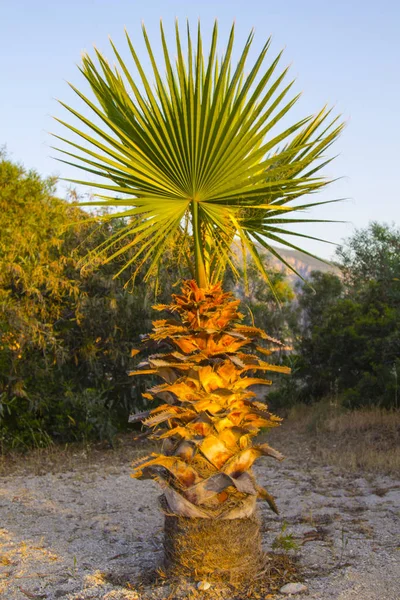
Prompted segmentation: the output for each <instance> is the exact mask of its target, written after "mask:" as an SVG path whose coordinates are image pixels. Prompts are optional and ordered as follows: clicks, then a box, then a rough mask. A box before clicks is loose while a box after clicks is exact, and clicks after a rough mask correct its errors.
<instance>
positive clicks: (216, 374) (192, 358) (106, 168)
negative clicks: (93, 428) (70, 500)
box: [56, 23, 342, 578]
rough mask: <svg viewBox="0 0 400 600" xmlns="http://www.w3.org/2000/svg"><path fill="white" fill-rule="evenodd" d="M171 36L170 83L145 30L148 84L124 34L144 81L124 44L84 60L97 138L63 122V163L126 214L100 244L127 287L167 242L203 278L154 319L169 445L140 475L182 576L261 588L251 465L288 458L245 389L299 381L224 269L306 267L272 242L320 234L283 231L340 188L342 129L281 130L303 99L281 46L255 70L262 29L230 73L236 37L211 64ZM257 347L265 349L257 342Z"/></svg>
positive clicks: (153, 359) (100, 254)
mask: <svg viewBox="0 0 400 600" xmlns="http://www.w3.org/2000/svg"><path fill="white" fill-rule="evenodd" d="M160 30H161V44H162V50H163V55H164V62H165V66H164V70H163V71H162V72H161V71H160V70H159V67H158V66H157V63H156V59H155V56H154V53H153V50H152V47H151V45H150V42H149V39H148V36H147V33H146V30H145V28H144V27H143V35H144V41H145V44H146V47H147V51H148V57H149V60H150V63H151V66H152V70H153V81H152V82H151V81H150V80H149V79H148V77H147V76H146V74H145V71H144V68H143V66H142V63H141V61H140V60H139V57H138V55H137V53H136V51H135V48H134V46H133V44H132V42H131V39H130V38H129V36H128V34H126V38H127V42H128V46H129V50H130V54H131V57H132V59H133V63H134V65H135V67H136V73H135V74H132V72H131V70H130V68H128V66H127V65H126V63H125V61H124V60H123V58H122V57H121V55H120V54H119V52H118V50H117V49H116V48H115V46H114V44H113V43H112V42H111V45H112V48H113V51H114V54H115V57H116V61H117V64H118V66H115V67H111V66H110V64H109V63H108V62H107V60H106V59H105V58H104V57H103V55H102V54H101V53H100V52H99V51H97V50H95V53H96V57H97V61H98V64H95V62H93V60H92V59H91V58H89V56H87V55H84V56H83V60H82V67H81V68H80V70H81V72H82V74H83V75H84V77H85V78H86V80H87V82H88V83H89V85H90V88H91V90H92V92H93V93H94V95H95V97H96V100H97V103H95V102H93V101H92V100H90V99H89V98H87V97H86V96H85V95H84V94H82V93H81V92H80V91H79V90H78V89H77V88H75V87H74V86H71V87H72V88H73V90H74V91H75V92H76V93H77V94H78V96H79V97H80V98H81V100H83V102H84V103H85V104H86V105H87V106H88V107H89V108H90V109H91V111H93V113H94V114H95V116H96V119H95V120H90V119H88V118H87V117H86V116H85V115H84V114H81V113H79V112H77V111H76V110H75V109H73V108H71V107H69V106H67V105H65V104H64V103H61V104H62V105H63V106H64V107H65V108H66V109H67V110H68V111H69V112H70V113H72V115H74V117H76V118H77V119H78V120H79V121H80V122H81V123H83V124H84V125H85V127H86V129H85V131H82V130H81V129H79V128H77V127H75V126H73V125H71V124H69V123H66V122H64V121H60V122H61V123H62V124H63V125H64V126H65V127H67V128H68V129H69V130H70V131H71V132H72V133H73V134H74V135H73V136H72V139H65V138H63V137H60V138H59V139H61V140H62V141H63V142H66V143H67V144H68V145H69V147H70V148H69V150H66V149H65V147H63V148H61V152H63V153H64V155H67V156H68V157H71V158H72V162H71V160H70V159H68V160H66V159H65V160H64V162H67V163H68V164H73V165H75V166H77V167H79V168H80V169H83V170H84V171H85V172H86V173H90V174H92V175H94V176H96V177H95V178H93V177H92V178H89V179H85V180H83V181H81V180H73V181H74V182H75V183H79V184H86V185H90V186H91V187H94V188H96V189H97V190H98V191H99V193H98V195H97V196H96V197H95V200H94V201H93V202H91V203H90V204H95V205H97V206H103V207H125V209H124V210H123V211H122V212H119V211H116V212H111V213H108V214H107V215H106V216H104V217H103V218H104V219H109V218H116V217H121V216H122V217H124V218H125V219H126V221H125V226H124V227H123V228H121V229H119V230H118V231H117V232H116V233H115V234H113V235H112V236H111V237H110V238H109V239H108V240H107V242H105V243H104V244H102V245H101V246H100V247H98V249H97V252H96V260H99V259H101V260H102V261H104V262H108V261H112V260H115V259H119V261H120V262H121V260H122V267H120V269H119V271H118V273H117V274H116V276H117V275H118V274H119V273H120V272H121V271H123V270H125V269H127V268H132V280H133V281H134V280H135V278H136V276H137V274H138V273H139V272H140V271H141V270H143V269H145V272H144V280H145V281H148V280H149V279H150V278H151V277H153V276H155V277H157V273H158V272H159V269H160V265H161V264H162V260H163V254H164V252H165V248H166V247H167V246H168V247H169V248H175V249H176V252H177V256H178V260H180V257H182V259H184V260H185V261H186V263H187V266H188V268H189V269H190V270H191V271H192V274H193V280H192V281H186V282H184V284H183V288H182V293H181V294H180V295H178V294H176V295H174V296H173V299H172V303H171V305H169V306H157V307H156V308H158V309H159V310H168V311H169V312H170V313H172V317H173V318H166V319H160V320H158V321H155V322H154V324H153V325H154V329H153V332H152V333H151V334H150V335H149V336H148V337H149V340H150V341H151V342H152V343H153V344H154V343H156V344H158V345H159V347H160V348H161V349H162V348H163V347H164V348H165V346H167V350H166V351H165V352H161V353H158V354H155V355H152V356H150V357H149V358H148V360H146V361H143V362H142V363H140V364H139V366H138V369H137V371H135V372H134V373H133V374H138V373H149V372H150V373H155V374H158V375H159V376H160V377H161V378H162V379H163V380H164V383H161V384H160V385H157V386H155V387H153V388H152V389H151V390H149V391H148V393H147V394H146V396H147V398H148V399H149V400H152V399H154V398H155V397H158V398H161V400H162V401H163V404H162V405H161V406H159V407H157V408H154V409H153V410H151V411H148V412H146V413H142V414H140V415H137V416H136V417H134V419H136V420H143V423H144V424H145V425H146V426H147V427H148V428H149V434H151V436H152V437H153V438H156V439H162V440H163V447H162V450H161V452H160V453H159V454H153V455H151V456H149V457H145V458H144V459H141V460H140V461H139V462H138V463H137V464H135V465H134V476H135V477H139V478H146V477H151V478H153V479H155V480H156V481H158V482H159V483H160V485H161V486H162V489H163V499H162V506H163V510H164V512H165V513H166V526H165V531H166V542H165V554H166V562H167V566H168V567H169V569H170V571H171V572H180V573H182V572H183V573H185V574H189V575H193V574H196V575H197V576H201V575H204V574H207V575H208V576H215V577H219V576H221V577H227V576H229V577H230V578H232V577H233V574H235V577H237V578H241V577H244V578H246V577H247V578H249V577H251V576H253V575H254V573H256V572H257V571H258V570H259V569H260V565H261V563H260V561H261V556H262V553H261V545H260V534H259V521H258V518H257V516H256V512H255V510H256V509H255V500H256V498H257V497H259V498H262V499H265V500H266V501H267V502H268V503H269V505H270V507H271V508H272V509H273V510H276V505H275V502H274V499H273V498H272V496H271V495H270V494H269V493H268V492H267V491H266V490H264V489H262V488H260V486H258V484H257V482H256V480H255V478H254V475H253V473H252V471H251V467H252V464H253V463H254V461H255V460H256V459H257V458H258V457H260V456H263V455H264V456H265V455H266V456H272V457H274V458H277V459H278V460H280V459H281V458H282V456H281V455H280V453H279V452H277V451H275V450H273V449H272V448H270V446H268V444H265V443H264V444H260V443H258V444H257V443H254V444H253V442H252V439H253V437H254V436H255V435H256V433H257V432H258V431H259V429H260V428H263V427H272V426H275V425H277V424H279V419H278V418H277V417H274V416H273V415H271V413H269V412H268V409H267V406H266V405H265V404H264V403H260V402H258V401H257V400H256V399H255V394H254V393H253V392H251V391H249V390H248V388H249V387H250V386H251V385H253V384H254V383H259V382H261V383H264V384H268V383H270V382H269V381H266V380H263V379H259V378H257V377H254V376H253V377H249V376H248V371H250V372H253V371H258V370H265V371H281V372H282V371H287V370H286V369H284V368H283V367H279V366H277V365H274V364H271V363H269V362H266V360H265V358H264V359H261V358H259V354H255V353H254V352H259V353H262V354H263V355H264V356H265V355H267V356H268V355H271V353H272V352H273V351H274V350H275V349H276V348H277V347H278V346H279V342H278V341H277V340H273V339H272V338H270V337H269V336H267V335H266V334H265V333H264V332H262V331H260V330H258V329H256V328H254V327H246V326H244V325H243V324H241V320H242V318H243V315H241V314H240V313H239V312H238V304H239V302H238V301H236V300H235V299H234V298H233V297H232V295H231V294H226V293H224V292H223V290H222V287H221V284H220V283H219V282H220V280H221V278H222V275H223V273H224V270H225V269H226V268H230V269H231V270H232V272H233V273H234V274H237V267H236V260H235V258H236V255H237V248H239V250H241V252H242V255H243V261H244V263H245V262H246V256H247V255H250V257H251V258H252V260H253V261H254V263H255V265H256V266H257V268H258V269H259V270H260V272H261V273H262V275H263V276H264V278H265V279H266V281H267V282H268V275H267V272H266V270H265V268H264V265H263V260H262V255H261V250H263V251H264V250H267V251H268V252H270V253H271V254H273V255H274V256H275V257H277V258H279V259H280V260H281V261H282V263H284V264H285V265H286V266H287V267H289V268H290V269H292V270H294V269H293V267H291V265H289V264H288V263H287V262H286V261H285V259H284V257H283V256H281V255H280V253H279V251H278V250H277V248H276V247H275V243H280V244H283V245H286V246H288V247H290V248H294V249H297V250H301V249H300V248H298V246H297V245H295V243H293V242H291V241H289V240H288V239H287V237H289V239H293V238H294V239H296V237H303V238H309V237H311V236H307V235H304V234H301V233H297V232H294V231H292V230H290V229H287V226H288V225H289V226H291V225H293V224H297V223H304V222H314V223H315V222H318V221H317V220H315V219H309V218H307V217H306V218H301V217H298V216H297V214H296V215H293V214H291V213H293V212H296V213H298V212H299V211H300V212H303V211H306V209H309V208H311V207H313V206H317V205H320V204H325V203H326V201H325V202H317V201H310V200H308V201H303V196H307V195H309V194H312V193H315V192H317V191H319V190H320V189H321V188H324V187H325V186H326V185H327V184H328V183H330V182H329V180H327V179H324V178H322V177H321V176H320V170H321V169H322V168H323V167H324V166H325V165H326V164H327V163H328V162H329V161H330V160H331V159H329V158H325V156H324V155H325V152H326V150H327V149H328V148H329V146H330V145H331V144H332V143H333V142H334V140H335V139H336V138H337V136H338V135H339V133H340V131H341V129H342V125H341V124H340V123H339V122H338V119H337V118H335V119H332V118H331V117H330V111H329V110H327V108H326V107H325V108H323V109H322V110H321V111H320V112H319V113H318V114H316V115H314V116H309V117H306V118H304V119H302V120H300V121H298V122H296V123H295V124H293V125H290V126H287V127H283V130H282V131H281V132H277V131H276V129H277V126H278V125H280V124H281V122H283V121H284V120H285V119H286V115H287V113H288V112H289V111H290V109H291V108H292V107H293V105H294V104H295V103H296V101H297V100H298V97H299V96H295V97H292V96H291V95H290V90H291V87H292V84H293V81H291V82H289V83H285V77H286V74H287V71H288V69H287V68H286V69H284V70H279V64H280V60H281V53H280V54H279V55H278V56H276V57H275V58H273V60H271V61H269V63H268V65H267V66H264V63H265V59H266V57H267V56H268V52H269V49H270V40H267V42H266V43H265V45H264V47H263V48H262V50H261V52H260V54H259V55H258V57H257V59H256V61H255V63H254V65H253V66H252V67H251V69H250V71H249V72H248V74H246V73H245V64H246V59H247V57H248V54H249V51H250V47H251V44H252V41H253V32H251V33H250V35H249V37H248V39H247V41H246V44H245V46H244V49H243V51H242V53H241V55H240V57H239V60H238V62H237V65H236V66H234V65H233V64H232V52H233V44H234V27H232V29H231V32H230V36H229V40H228V43H227V46H226V49H225V51H224V54H223V56H222V58H218V56H217V38H218V32H217V23H215V25H214V29H213V32H212V37H211V44H210V47H209V52H208V57H207V59H205V58H204V55H203V42H202V36H201V30H200V24H199V26H198V31H197V39H196V41H195V44H194V43H192V37H191V32H190V28H189V26H188V27H187V38H186V48H185V50H184V49H183V41H182V38H181V34H180V31H179V27H178V24H176V53H177V57H176V61H175V62H173V61H172V60H171V58H170V53H169V49H168V44H167V41H166V38H165V34H164V30H163V27H162V24H161V26H160ZM56 137H59V136H56ZM76 161H78V162H76ZM107 193H108V195H104V194H107ZM110 193H111V194H110ZM333 201H334V200H332V201H331V202H333ZM328 202H329V201H328ZM311 239H316V238H311ZM301 251H302V252H306V251H305V250H301ZM124 257H126V258H125V259H124ZM257 338H261V339H264V344H263V345H258V346H255V344H256V339H257ZM266 344H267V345H268V344H269V346H270V347H269V348H266ZM246 346H247V347H248V348H249V347H251V348H253V350H252V353H249V352H245V351H244V348H245V347H246Z"/></svg>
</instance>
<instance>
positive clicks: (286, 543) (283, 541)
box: [272, 521, 300, 552]
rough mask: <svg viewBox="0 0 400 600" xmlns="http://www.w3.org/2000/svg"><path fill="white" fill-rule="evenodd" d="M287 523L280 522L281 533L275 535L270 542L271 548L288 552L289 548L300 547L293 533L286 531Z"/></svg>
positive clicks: (296, 548) (295, 549) (297, 548)
mask: <svg viewBox="0 0 400 600" xmlns="http://www.w3.org/2000/svg"><path fill="white" fill-rule="evenodd" d="M287 528H288V524H287V523H286V521H284V522H283V523H282V527H281V533H280V534H279V535H277V536H276V538H275V539H274V541H273V542H272V549H273V550H283V551H284V552H290V550H294V551H297V550H299V548H300V545H299V544H298V542H296V540H295V538H294V536H293V533H286V530H287Z"/></svg>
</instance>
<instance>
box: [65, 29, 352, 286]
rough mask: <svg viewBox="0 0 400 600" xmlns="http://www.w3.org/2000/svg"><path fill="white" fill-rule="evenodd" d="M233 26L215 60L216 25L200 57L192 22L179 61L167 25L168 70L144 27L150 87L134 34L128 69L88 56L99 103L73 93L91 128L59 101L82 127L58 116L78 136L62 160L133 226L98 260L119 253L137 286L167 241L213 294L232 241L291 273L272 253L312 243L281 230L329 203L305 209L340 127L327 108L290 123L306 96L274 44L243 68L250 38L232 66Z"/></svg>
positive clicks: (179, 41) (88, 75) (86, 71)
mask: <svg viewBox="0 0 400 600" xmlns="http://www.w3.org/2000/svg"><path fill="white" fill-rule="evenodd" d="M234 29H235V28H234V26H233V27H232V29H231V32H230V35H229V40H228V43H227V45H226V48H225V49H224V54H223V56H222V57H218V53H217V46H218V27H217V23H215V25H214V29H213V32H212V37H211V45H210V49H209V51H208V52H207V54H206V58H204V52H203V42H202V35H201V28H200V23H199V25H198V29H197V39H196V40H194V41H193V42H192V34H191V31H190V28H189V25H188V26H187V35H186V36H183V38H182V36H181V33H180V30H179V27H178V24H176V31H175V39H176V57H177V58H176V61H174V60H172V59H171V55H170V52H169V49H168V43H167V41H166V38H165V34H164V30H163V26H162V24H160V34H161V44H162V48H163V58H164V64H163V65H162V66H161V67H159V66H158V65H157V61H156V59H155V57H154V54H153V49H152V46H151V44H150V41H149V39H148V36H147V32H146V30H145V28H144V26H143V36H144V41H145V45H146V49H147V53H148V58H147V61H150V64H151V67H152V71H153V80H154V82H153V81H151V79H149V77H148V76H147V75H146V73H145V70H144V68H143V63H142V62H141V60H140V58H139V57H138V55H137V53H136V50H135V47H134V45H133V44H132V41H131V39H130V37H129V36H128V34H126V38H127V44H128V49H129V53H128V56H129V62H126V61H125V60H124V59H123V58H122V56H121V54H120V53H119V51H118V50H117V49H116V48H115V46H114V44H113V43H112V42H111V46H112V50H113V53H114V56H115V59H116V65H115V66H114V68H112V67H111V66H110V63H109V62H108V60H107V59H106V58H105V57H104V56H103V55H102V54H101V53H100V52H99V51H98V50H96V49H95V55H96V60H92V58H90V57H89V56H88V55H87V54H85V55H84V56H83V59H82V65H81V67H80V71H81V73H82V74H83V76H84V77H85V79H86V83H88V84H89V86H90V89H91V93H92V94H91V97H86V96H85V95H84V94H83V93H82V92H81V91H79V90H78V89H77V88H75V87H74V86H72V85H71V87H72V89H73V90H74V91H75V92H76V94H77V95H78V97H79V98H80V100H82V101H83V102H84V103H85V104H86V105H87V106H88V107H89V109H90V111H91V114H92V116H93V117H94V118H95V120H94V121H91V120H90V119H88V118H87V117H85V116H84V115H82V114H80V113H79V112H77V111H76V110H75V109H74V108H72V107H70V106H67V105H66V104H64V103H61V104H62V106H63V107H65V108H66V109H67V110H68V111H69V112H70V114H71V115H72V116H73V117H74V119H76V121H75V125H72V124H69V123H67V122H65V121H61V120H59V119H57V120H58V121H59V122H60V123H62V124H63V125H64V126H65V127H66V128H67V129H68V130H69V132H72V133H73V136H72V139H65V138H62V137H60V136H56V137H57V138H59V139H60V140H62V142H63V143H64V145H63V147H62V148H61V152H62V153H63V156H64V157H65V162H67V163H68V164H73V165H75V166H76V167H78V168H80V169H82V170H83V171H85V172H86V178H85V179H84V181H80V180H79V183H83V184H85V185H90V186H91V187H94V188H97V189H98V190H99V194H104V193H105V192H111V195H107V196H104V195H99V196H97V197H95V198H94V199H93V201H92V202H91V204H94V205H97V206H98V205H101V206H115V207H119V208H120V207H126V210H125V212H123V213H116V214H117V216H118V215H121V214H123V215H124V216H125V217H135V218H136V217H137V220H136V219H130V220H129V221H127V222H126V227H125V228H124V229H122V230H120V231H119V233H118V234H117V235H115V236H114V237H110V238H109V241H108V242H107V243H105V244H102V245H100V246H99V247H98V254H99V255H100V256H101V257H102V260H107V261H108V260H114V259H116V258H121V257H122V256H123V257H124V260H123V262H122V264H121V266H120V270H119V272H120V273H121V272H123V271H124V270H125V269H127V268H128V267H133V269H132V278H133V279H135V278H136V276H137V274H138V273H140V272H141V271H142V270H144V271H145V272H147V274H146V278H148V277H150V276H151V275H152V274H154V273H157V272H158V269H159V264H160V260H161V257H162V255H163V252H164V247H165V244H167V245H171V246H173V247H175V248H176V249H177V251H178V254H179V256H180V260H181V261H182V260H183V261H184V260H185V258H186V260H187V262H188V264H189V265H191V264H192V262H194V267H195V268H194V276H195V277H196V279H197V282H198V283H199V284H200V285H201V286H202V287H206V285H207V283H208V282H211V283H215V282H217V281H219V280H220V279H221V277H222V274H223V272H224V269H225V267H226V266H227V265H228V266H229V267H230V268H231V269H232V271H233V272H235V273H237V269H236V265H235V264H234V261H233V260H232V258H233V253H234V248H233V246H234V242H236V240H238V241H239V243H238V247H239V249H240V250H241V251H242V252H243V256H245V255H246V252H248V253H249V254H250V255H251V257H252V259H253V261H254V263H255V265H256V267H257V268H258V269H259V271H260V272H262V273H263V276H264V278H265V279H266V280H268V274H267V272H266V270H265V268H264V266H263V261H262V260H261V258H260V254H259V249H260V247H264V248H265V249H266V250H267V251H268V252H270V253H271V254H273V255H274V256H276V257H277V258H279V259H280V260H281V261H282V262H283V263H285V264H286V265H287V266H288V267H289V268H290V269H292V270H294V269H293V267H291V266H290V265H289V264H288V263H286V262H285V260H284V258H283V257H282V256H281V255H280V254H279V251H278V250H277V249H276V248H274V247H273V246H271V244H275V243H276V242H280V243H282V244H283V245H285V246H288V247H290V248H295V249H298V248H297V246H295V245H294V244H292V243H291V242H290V241H289V240H290V239H293V236H298V237H303V238H307V237H310V236H307V235H303V234H300V233H297V232H295V231H292V230H291V231H290V233H289V234H288V231H287V230H286V229H285V226H286V225H287V224H289V225H290V226H291V225H293V224H297V223H302V222H312V221H313V222H317V220H313V219H308V218H307V219H301V218H298V216H297V214H298V212H299V211H303V210H304V209H306V208H309V207H312V206H317V205H319V204H325V203H326V202H315V201H306V203H305V204H303V202H304V200H303V197H304V196H306V195H307V194H311V193H315V192H317V191H319V190H320V189H322V188H324V187H325V186H326V185H327V184H329V180H328V179H326V178H324V177H322V176H321V174H320V173H321V169H322V168H323V167H324V166H325V165H326V164H327V163H329V162H330V160H331V159H329V158H326V150H327V149H328V148H329V147H330V146H331V144H332V143H333V142H334V141H335V139H336V138H337V136H338V135H339V134H340V132H341V130H342V128H343V125H342V124H340V123H338V118H337V117H336V118H334V119H332V117H331V114H330V112H331V111H330V110H327V109H326V107H324V108H323V109H322V110H321V111H320V112H318V113H317V114H315V115H313V116H306V117H305V118H303V119H301V120H300V121H297V122H292V123H291V124H289V125H286V123H285V118H286V115H287V114H288V113H289V112H290V110H291V109H292V107H293V106H294V104H295V103H296V102H297V100H298V98H299V95H297V96H293V95H292V92H291V88H292V85H293V81H290V82H287V81H286V75H287V71H288V69H287V68H286V69H282V67H281V66H280V60H281V54H282V53H279V55H278V56H276V57H272V58H271V59H269V52H270V40H269V39H268V40H267V41H266V43H265V44H264V46H263V48H262V50H261V52H260V54H259V55H258V57H257V59H256V60H255V63H254V65H251V66H250V68H249V67H247V66H246V61H247V58H248V55H249V52H250V48H251V44H252V41H253V38H254V32H253V31H252V32H250V35H249V36H248V39H247V41H246V44H245V46H244V48H243V50H242V52H241V53H240V54H239V59H238V62H237V63H236V64H235V65H234V64H232V56H233V52H234ZM185 37H186V40H185V39H184V38H185ZM184 46H186V47H184ZM268 59H269V60H268ZM267 60H268V63H267V64H266V61H267ZM246 71H247V72H246ZM98 123H100V126H99V125H98ZM278 126H279V127H281V130H280V131H279V130H277V129H275V128H277V127H278ZM82 127H83V128H82ZM81 128H82V129H81ZM75 134H77V136H78V137H76V135H75ZM65 144H68V146H65ZM57 150H59V149H58V148H57ZM70 161H72V163H71V162H70ZM88 174H89V175H88ZM93 174H94V175H96V176H98V177H100V178H103V179H100V181H101V183H99V181H98V180H96V181H93ZM333 201H334V200H331V202H333ZM335 201H336V200H335ZM293 213H295V214H293ZM114 216H115V214H113V213H110V214H109V215H108V218H113V217H114ZM287 235H289V240H288V239H287V237H286V236H287ZM294 239H296V237H295V238H294ZM132 249H133V250H134V251H133V252H131V251H132ZM193 258H194V260H192V259H193Z"/></svg>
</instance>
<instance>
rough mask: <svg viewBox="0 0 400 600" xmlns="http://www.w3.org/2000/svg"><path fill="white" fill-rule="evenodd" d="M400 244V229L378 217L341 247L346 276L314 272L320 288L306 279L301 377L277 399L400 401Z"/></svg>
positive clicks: (354, 403) (300, 339)
mask: <svg viewBox="0 0 400 600" xmlns="http://www.w3.org/2000/svg"><path fill="white" fill-rule="evenodd" d="M399 248H400V230H398V229H395V228H394V227H390V226H387V225H380V224H377V223H372V224H371V225H370V226H369V227H368V228H367V229H365V230H361V231H357V232H356V233H355V234H354V236H353V237H351V238H350V239H349V240H348V241H347V243H346V244H345V245H344V246H343V247H342V248H340V249H339V251H338V257H339V260H340V262H339V263H338V264H339V267H340V269H341V272H342V278H339V277H337V276H336V275H333V274H327V273H313V275H312V279H311V284H312V287H313V288H314V290H315V292H316V293H314V292H313V291H312V290H311V289H310V288H307V287H306V286H305V287H303V289H302V291H301V295H300V297H299V308H300V323H299V330H298V334H299V335H298V341H297V344H296V357H295V361H296V369H295V371H294V373H293V378H294V382H293V383H294V385H292V384H290V386H291V390H289V389H288V385H286V387H285V385H284V384H283V386H282V387H281V389H280V390H279V391H278V392H277V394H276V397H275V401H279V400H281V402H282V403H284V404H286V405H292V404H293V403H295V402H297V401H301V402H305V403H310V402H313V401H315V400H319V399H321V398H323V397H325V396H329V397H336V398H338V397H340V398H341V399H342V401H343V402H344V404H345V405H347V406H349V407H358V406H370V405H379V406H383V407H386V408H390V407H396V408H398V406H399V404H398V402H399V400H398V374H399V371H400V302H399V300H400V253H399ZM293 387H294V389H293ZM290 392H291V397H289V394H290Z"/></svg>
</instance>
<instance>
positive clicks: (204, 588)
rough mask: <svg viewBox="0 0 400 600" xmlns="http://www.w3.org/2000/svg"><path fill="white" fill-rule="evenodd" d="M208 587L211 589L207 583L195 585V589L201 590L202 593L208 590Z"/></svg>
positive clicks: (202, 582) (201, 582)
mask: <svg viewBox="0 0 400 600" xmlns="http://www.w3.org/2000/svg"><path fill="white" fill-rule="evenodd" d="M210 587H211V583H210V582H209V581H200V582H199V583H198V584H197V589H198V590H202V591H205V590H208V589H209V588H210Z"/></svg>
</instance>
